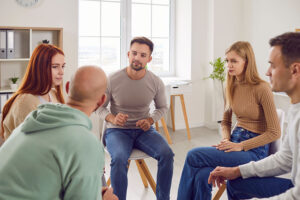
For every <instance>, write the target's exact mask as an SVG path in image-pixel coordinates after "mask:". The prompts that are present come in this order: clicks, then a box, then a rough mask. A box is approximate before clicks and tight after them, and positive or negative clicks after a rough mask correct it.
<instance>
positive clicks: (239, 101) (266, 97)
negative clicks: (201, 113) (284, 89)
mask: <svg viewBox="0 0 300 200" xmlns="http://www.w3.org/2000/svg"><path fill="white" fill-rule="evenodd" d="M234 87H235V88H234V94H233V105H232V108H231V109H230V110H227V111H225V112H224V116H223V121H222V124H221V125H222V134H223V138H224V139H230V134H231V118H232V112H234V114H235V115H236V117H237V126H238V127H242V128H245V129H247V130H249V131H251V132H254V133H258V134H260V135H259V136H257V137H255V138H251V139H249V140H246V141H243V142H241V144H243V148H244V150H245V151H248V150H249V149H253V148H256V147H259V146H262V145H265V144H268V143H270V142H272V141H274V140H276V139H278V138H279V137H280V125H279V120H278V116H277V112H276V108H275V104H274V98H273V94H272V91H271V88H270V86H269V84H268V83H266V82H261V83H260V84H257V85H249V84H245V83H236V84H235V86H234Z"/></svg>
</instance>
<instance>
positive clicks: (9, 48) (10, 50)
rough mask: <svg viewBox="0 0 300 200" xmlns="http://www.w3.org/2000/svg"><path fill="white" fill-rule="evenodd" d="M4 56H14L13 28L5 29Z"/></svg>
mask: <svg viewBox="0 0 300 200" xmlns="http://www.w3.org/2000/svg"><path fill="white" fill-rule="evenodd" d="M6 42H7V43H6V58H14V57H15V32H14V31H13V30H7V31H6Z"/></svg>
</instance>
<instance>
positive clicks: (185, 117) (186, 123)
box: [179, 94, 191, 140]
mask: <svg viewBox="0 0 300 200" xmlns="http://www.w3.org/2000/svg"><path fill="white" fill-rule="evenodd" d="M179 96H180V100H181V106H182V111H183V116H184V121H185V126H186V131H187V135H188V139H189V140H190V139H191V133H190V127H189V122H188V118H187V114H186V109H185V103H184V98H183V94H181V95H179Z"/></svg>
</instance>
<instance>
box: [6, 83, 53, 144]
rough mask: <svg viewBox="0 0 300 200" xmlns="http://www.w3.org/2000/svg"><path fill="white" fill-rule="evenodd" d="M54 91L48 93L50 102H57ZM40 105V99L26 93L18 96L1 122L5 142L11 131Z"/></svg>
mask: <svg viewBox="0 0 300 200" xmlns="http://www.w3.org/2000/svg"><path fill="white" fill-rule="evenodd" d="M55 91H56V90H55V89H52V90H51V91H50V92H51V97H52V101H53V102H58V100H57V98H56V92H55ZM40 104H41V102H40V99H39V97H38V96H36V95H32V94H28V93H25V94H20V95H18V96H17V98H16V99H15V101H14V102H13V104H12V106H11V107H10V110H9V112H8V113H7V115H6V117H5V119H4V121H3V128H4V139H5V140H7V138H8V137H9V136H10V134H11V133H12V131H13V130H14V129H15V128H16V127H17V126H19V125H20V124H21V123H22V122H23V121H24V119H25V118H26V116H27V115H28V114H29V113H30V112H31V111H33V110H35V109H37V107H38V105H40Z"/></svg>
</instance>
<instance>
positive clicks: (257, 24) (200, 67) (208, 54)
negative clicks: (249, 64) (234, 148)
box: [0, 0, 300, 128]
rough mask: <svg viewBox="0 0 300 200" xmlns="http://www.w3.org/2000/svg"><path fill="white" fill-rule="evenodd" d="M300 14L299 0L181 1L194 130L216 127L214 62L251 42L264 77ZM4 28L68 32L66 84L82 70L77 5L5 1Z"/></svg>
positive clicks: (180, 33)
mask: <svg viewBox="0 0 300 200" xmlns="http://www.w3.org/2000/svg"><path fill="white" fill-rule="evenodd" d="M299 8H300V1H299V0H285V1H282V0H263V1H262V0H176V12H177V16H176V20H177V22H176V34H175V35H176V36H175V37H176V40H177V42H176V46H175V54H176V55H175V56H176V63H175V65H176V71H177V73H178V74H179V75H180V76H181V77H182V78H191V80H192V82H193V84H192V86H191V87H192V88H191V91H192V93H188V94H186V95H185V101H186V109H187V113H188V118H189V123H190V126H191V127H195V126H200V125H203V124H205V125H207V126H209V127H214V125H215V121H216V118H215V116H214V115H213V113H214V112H215V107H214V101H215V99H214V98H215V97H214V93H213V90H214V86H213V82H212V81H211V80H203V78H204V77H206V76H208V74H209V73H210V72H211V66H210V65H209V64H208V63H209V61H211V60H213V59H214V58H216V57H219V56H221V57H222V56H224V52H225V50H226V49H227V48H228V47H229V46H230V44H232V43H233V42H235V41H237V40H248V41H250V42H251V44H252V45H253V47H254V51H255V54H256V58H257V64H258V68H259V72H260V74H261V75H262V77H264V73H265V71H266V69H267V66H268V64H267V58H268V51H269V45H268V40H269V38H271V37H273V36H275V35H278V34H280V33H283V32H286V31H294V29H295V28H300V12H299ZM12 13H18V14H13V15H12ZM0 26H38V27H40V26H42V27H43V26H45V27H49V26H55V27H62V28H64V38H63V40H64V42H63V45H64V51H65V54H66V62H67V68H66V72H65V80H69V78H70V76H71V74H72V72H74V71H75V70H76V69H77V59H78V51H77V50H78V1H74V0H64V1H61V0H51V1H47V0H43V1H41V2H40V3H38V5H37V6H35V7H32V8H23V7H21V6H19V5H17V3H16V1H13V0H1V1H0ZM176 111H177V114H176V119H175V120H176V125H177V128H184V127H185V125H184V120H183V116H182V113H181V105H180V102H179V101H178V100H176Z"/></svg>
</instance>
